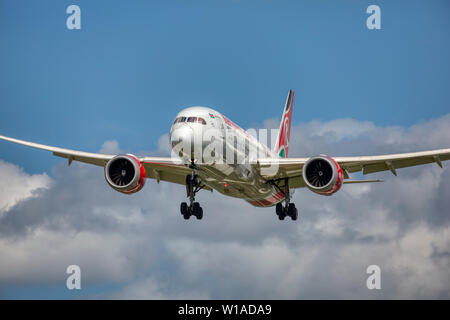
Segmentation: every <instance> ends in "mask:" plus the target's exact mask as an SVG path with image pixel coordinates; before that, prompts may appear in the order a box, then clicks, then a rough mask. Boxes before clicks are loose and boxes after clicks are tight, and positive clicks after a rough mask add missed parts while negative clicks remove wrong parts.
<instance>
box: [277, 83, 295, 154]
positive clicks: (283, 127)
mask: <svg viewBox="0 0 450 320" xmlns="http://www.w3.org/2000/svg"><path fill="white" fill-rule="evenodd" d="M293 103H294V90H289V94H288V96H287V98H286V104H285V105H284V111H283V116H282V117H281V124H280V130H279V131H278V137H277V140H276V144H275V146H274V149H273V152H274V153H276V154H278V155H279V156H280V158H287V156H288V151H289V137H290V135H291V118H292V105H293Z"/></svg>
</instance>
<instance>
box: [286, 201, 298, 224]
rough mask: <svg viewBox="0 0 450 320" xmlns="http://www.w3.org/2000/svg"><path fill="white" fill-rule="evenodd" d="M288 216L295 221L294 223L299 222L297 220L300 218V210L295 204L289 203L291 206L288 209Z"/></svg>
mask: <svg viewBox="0 0 450 320" xmlns="http://www.w3.org/2000/svg"><path fill="white" fill-rule="evenodd" d="M287 215H288V216H289V217H291V219H292V220H294V221H295V220H297V218H298V210H297V208H296V207H295V204H293V203H289V206H288V208H287Z"/></svg>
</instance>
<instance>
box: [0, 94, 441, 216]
mask: <svg viewBox="0 0 450 320" xmlns="http://www.w3.org/2000/svg"><path fill="white" fill-rule="evenodd" d="M293 101H294V91H293V90H290V91H289V93H288V96H287V98H286V102H285V104H284V109H283V114H282V117H281V123H280V129H279V130H278V136H277V138H276V140H275V144H274V147H273V148H272V149H270V148H269V147H268V146H266V144H264V143H262V142H260V141H257V140H256V138H255V137H254V136H252V135H251V134H249V133H248V132H247V131H245V130H243V129H242V128H241V127H239V126H238V125H236V124H235V123H234V122H232V121H231V120H229V119H228V118H227V117H225V116H224V115H223V114H221V113H220V112H218V111H216V110H213V109H211V108H208V107H197V106H196V107H189V108H186V109H183V110H181V111H180V112H179V113H178V114H177V116H176V117H175V121H174V122H173V124H172V126H171V128H170V143H171V147H172V150H173V151H172V152H173V154H172V156H171V157H138V156H135V155H133V154H119V155H108V154H100V153H90V152H83V151H76V150H70V149H65V148H59V147H53V146H48V145H43V144H39V143H34V142H29V141H24V140H19V139H14V138H9V137H5V136H2V135H0V139H2V140H6V141H10V142H14V143H17V144H22V145H25V146H28V147H32V148H37V149H42V150H47V151H51V152H53V154H54V155H55V156H58V157H62V158H66V159H67V160H68V164H69V165H70V164H71V163H72V161H79V162H84V163H88V164H92V165H96V166H101V167H104V175H105V179H106V182H107V183H108V184H109V185H110V186H111V187H112V188H113V189H115V190H117V191H119V192H121V193H125V194H132V193H135V192H138V191H139V190H141V189H142V188H143V186H144V184H145V181H146V179H155V180H156V181H157V182H158V183H159V182H160V181H167V182H171V183H176V184H180V185H184V186H186V195H187V198H189V203H187V202H182V203H181V205H180V212H181V214H182V216H183V217H184V219H189V218H190V217H191V216H195V217H196V218H197V219H198V220H201V219H202V218H203V208H202V207H201V206H200V204H199V203H198V202H196V201H195V197H196V195H197V193H198V192H199V191H200V190H210V191H212V190H216V191H218V192H220V193H222V194H224V195H226V196H230V197H235V198H241V199H244V200H246V201H247V202H249V203H250V204H251V205H253V206H255V207H270V206H275V213H276V215H277V216H278V218H279V220H284V219H285V218H286V217H290V218H291V220H297V218H298V210H297V208H296V206H295V204H294V203H291V196H292V192H293V189H297V188H304V187H307V188H308V189H309V190H311V191H313V192H315V193H317V194H320V195H324V196H331V195H332V194H334V193H336V192H337V191H338V190H339V189H340V188H341V187H342V185H343V184H350V183H371V182H381V181H382V180H378V179H373V180H351V179H350V176H349V174H350V173H354V172H360V171H362V173H363V174H364V175H365V174H370V173H375V172H380V171H387V170H389V171H391V172H392V173H393V174H394V175H397V169H399V168H405V167H411V166H416V165H422V164H427V163H436V164H437V165H439V166H440V167H441V168H442V161H445V160H449V159H450V149H439V150H431V151H422V152H412V153H400V154H387V155H374V156H350V157H331V156H328V155H324V154H320V155H317V156H313V157H309V158H288V151H289V139H290V133H291V132H290V131H291V123H292V121H291V119H292V109H293ZM211 132H212V133H213V134H211ZM211 146H212V147H211ZM206 155H209V156H208V157H207V156H206ZM238 158H239V159H240V161H237V160H236V159H238ZM230 159H231V160H232V161H229V160H230ZM225 160H226V161H225Z"/></svg>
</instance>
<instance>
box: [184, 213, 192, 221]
mask: <svg viewBox="0 0 450 320" xmlns="http://www.w3.org/2000/svg"><path fill="white" fill-rule="evenodd" d="M190 217H191V215H190V214H189V213H186V214H183V218H184V220H189V218H190Z"/></svg>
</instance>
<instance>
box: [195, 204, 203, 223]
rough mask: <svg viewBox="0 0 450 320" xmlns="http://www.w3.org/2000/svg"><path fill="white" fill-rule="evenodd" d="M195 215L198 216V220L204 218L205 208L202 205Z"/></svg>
mask: <svg viewBox="0 0 450 320" xmlns="http://www.w3.org/2000/svg"><path fill="white" fill-rule="evenodd" d="M195 217H196V218H197V220H202V219H203V208H202V207H200V209H199V210H198V213H197V215H196V216H195Z"/></svg>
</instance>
